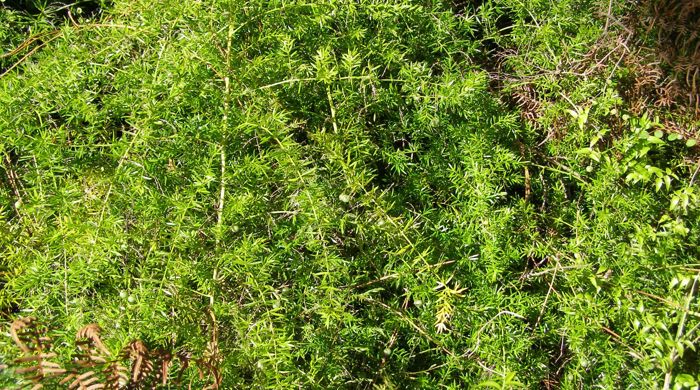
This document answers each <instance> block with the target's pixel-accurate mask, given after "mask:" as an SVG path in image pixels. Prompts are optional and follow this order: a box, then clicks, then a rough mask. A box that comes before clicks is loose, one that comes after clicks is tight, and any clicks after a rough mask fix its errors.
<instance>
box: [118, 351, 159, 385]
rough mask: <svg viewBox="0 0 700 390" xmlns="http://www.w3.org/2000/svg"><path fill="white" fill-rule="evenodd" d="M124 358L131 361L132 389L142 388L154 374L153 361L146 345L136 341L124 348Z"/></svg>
mask: <svg viewBox="0 0 700 390" xmlns="http://www.w3.org/2000/svg"><path fill="white" fill-rule="evenodd" d="M123 356H124V357H126V358H128V359H129V360H131V362H132V363H131V378H130V386H129V387H130V388H142V386H144V384H146V382H147V381H148V380H149V378H150V377H151V375H152V374H153V361H152V360H151V356H150V354H149V352H148V348H147V347H146V344H144V343H143V342H142V341H141V340H134V341H132V342H130V343H129V345H127V346H126V348H124V351H123Z"/></svg>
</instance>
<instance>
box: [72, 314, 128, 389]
mask: <svg viewBox="0 0 700 390" xmlns="http://www.w3.org/2000/svg"><path fill="white" fill-rule="evenodd" d="M100 331H101V329H100V327H99V326H98V325H97V324H89V325H87V326H85V327H83V328H82V329H80V330H79V331H78V333H77V334H76V346H77V348H78V353H77V355H76V357H75V359H74V364H75V366H74V367H73V370H71V373H70V374H69V375H67V376H66V377H65V378H64V379H63V380H62V381H61V384H67V385H68V388H69V389H77V390H93V389H120V388H123V387H124V386H125V385H126V383H127V380H126V379H127V378H126V374H125V371H126V369H125V368H124V367H123V366H121V364H119V362H109V360H110V356H111V354H110V353H109V350H108V349H107V347H105V345H104V343H103V342H102V339H101V338H100ZM115 374H116V375H115Z"/></svg>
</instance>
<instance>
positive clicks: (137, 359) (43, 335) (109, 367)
mask: <svg viewBox="0 0 700 390" xmlns="http://www.w3.org/2000/svg"><path fill="white" fill-rule="evenodd" d="M209 316H210V318H211V321H209V324H208V326H207V330H208V333H209V337H210V340H209V343H208V346H207V350H206V352H205V353H204V354H203V355H202V357H201V358H199V359H192V355H191V353H189V352H186V351H180V352H177V353H176V352H175V351H174V350H168V349H157V350H154V351H150V350H149V349H148V347H147V346H146V344H145V343H144V342H143V341H141V340H134V341H132V342H131V343H129V344H128V345H127V346H126V347H125V348H123V349H122V351H121V353H120V354H119V355H118V356H116V357H113V356H112V354H110V352H109V349H108V348H107V347H106V346H105V344H104V343H103V342H102V338H101V337H100V327H99V326H98V325H96V324H89V325H87V326H85V327H83V328H82V329H80V330H79V331H78V332H77V334H76V349H77V351H76V353H75V355H74V358H73V361H72V363H71V364H69V365H68V366H67V368H64V367H61V366H60V365H58V364H57V363H54V362H52V361H50V359H53V358H55V357H56V354H55V353H53V352H51V348H52V343H51V339H50V338H49V337H48V336H47V329H46V327H44V326H42V325H41V324H39V322H38V321H37V320H36V319H35V318H20V319H18V320H16V321H15V322H13V323H12V325H11V327H10V336H11V337H12V340H13V341H14V343H15V344H16V345H17V347H18V348H19V349H20V351H21V353H22V356H21V357H20V358H18V359H15V360H14V361H13V364H11V365H10V367H9V368H10V369H11V370H12V372H13V373H16V374H18V375H21V376H22V377H24V378H25V379H26V380H27V381H29V382H31V386H32V387H31V388H32V389H40V388H42V387H44V386H49V387H51V388H67V389H69V390H98V389H107V390H123V389H155V388H158V387H160V386H168V384H169V373H170V369H171V366H172V364H173V362H174V361H175V360H177V361H178V364H177V365H178V366H179V370H178V371H179V372H178V373H177V376H176V380H175V386H177V387H180V386H181V383H182V377H183V375H184V373H185V371H186V370H187V369H188V368H189V367H190V363H191V361H193V360H194V361H195V362H196V363H197V370H198V371H199V374H200V377H201V378H202V379H205V377H206V378H207V379H208V380H209V381H210V383H211V384H210V385H208V386H207V387H206V388H207V389H218V388H220V386H221V382H222V372H221V369H220V365H221V361H222V360H223V359H222V354H221V352H220V351H219V344H218V328H217V325H216V319H215V318H214V315H213V313H210V314H209ZM125 360H128V361H129V362H130V363H131V370H130V371H129V369H127V368H126V367H124V365H122V362H123V361H125Z"/></svg>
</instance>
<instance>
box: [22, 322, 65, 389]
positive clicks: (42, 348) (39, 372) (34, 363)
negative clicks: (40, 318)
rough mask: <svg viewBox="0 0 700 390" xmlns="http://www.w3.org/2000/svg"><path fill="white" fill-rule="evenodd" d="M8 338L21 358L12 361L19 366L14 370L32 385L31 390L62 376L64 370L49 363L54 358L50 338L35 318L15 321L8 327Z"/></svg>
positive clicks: (53, 363)
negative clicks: (20, 354) (19, 352)
mask: <svg viewBox="0 0 700 390" xmlns="http://www.w3.org/2000/svg"><path fill="white" fill-rule="evenodd" d="M10 337H12V340H13V341H14V342H15V344H16V345H17V347H19V349H20V350H21V351H22V354H23V356H22V357H20V358H17V359H15V360H14V363H15V364H17V365H18V366H20V367H19V368H16V369H15V370H14V372H15V373H17V374H20V375H22V376H23V377H24V378H25V379H26V380H28V381H30V382H31V383H32V384H33V387H32V389H40V388H42V387H43V385H44V384H45V383H44V382H47V380H48V379H51V378H54V377H57V376H59V375H61V374H64V373H65V372H66V370H65V369H64V368H62V367H61V366H60V365H59V364H57V363H55V362H52V361H50V360H49V359H53V358H55V357H56V354H55V353H53V352H51V347H52V345H51V338H50V337H48V336H47V330H46V328H45V327H44V326H41V325H40V324H39V323H38V322H37V320H36V318H34V317H27V318H20V319H17V320H15V321H14V322H13V323H12V325H10Z"/></svg>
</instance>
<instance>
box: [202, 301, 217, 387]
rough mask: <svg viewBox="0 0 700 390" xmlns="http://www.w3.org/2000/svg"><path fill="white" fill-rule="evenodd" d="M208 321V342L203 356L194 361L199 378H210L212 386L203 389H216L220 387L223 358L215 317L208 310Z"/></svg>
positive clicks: (211, 311)
mask: <svg viewBox="0 0 700 390" xmlns="http://www.w3.org/2000/svg"><path fill="white" fill-rule="evenodd" d="M208 314H209V321H208V323H207V327H208V333H209V342H208V343H207V349H206V351H204V355H203V356H202V357H201V358H200V359H197V360H196V363H197V370H198V371H199V377H200V378H201V379H204V377H205V376H206V377H210V378H211V380H212V384H211V385H209V386H207V387H205V389H218V388H219V386H221V382H222V379H223V377H222V374H221V362H222V361H223V356H222V355H221V351H219V327H218V324H217V322H216V316H215V315H214V311H213V310H211V309H208Z"/></svg>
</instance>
